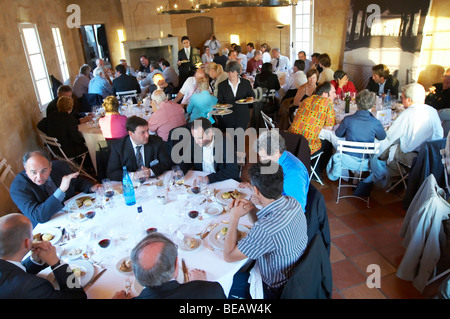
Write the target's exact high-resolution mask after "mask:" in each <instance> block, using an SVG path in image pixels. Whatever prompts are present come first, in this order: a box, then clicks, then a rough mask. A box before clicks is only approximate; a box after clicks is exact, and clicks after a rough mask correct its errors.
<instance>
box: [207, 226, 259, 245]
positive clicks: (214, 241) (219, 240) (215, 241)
mask: <svg viewBox="0 0 450 319" xmlns="http://www.w3.org/2000/svg"><path fill="white" fill-rule="evenodd" d="M224 227H229V224H225V223H220V224H219V225H217V226H216V227H215V228H214V229H213V230H212V231H211V232H210V233H209V235H208V240H209V243H210V244H211V246H213V247H214V248H216V249H219V250H223V245H224V244H225V236H224V235H223V234H222V228H224ZM238 231H241V232H243V233H245V234H246V235H247V234H248V233H249V231H250V230H249V229H248V228H247V227H245V226H243V225H240V224H239V225H238Z"/></svg>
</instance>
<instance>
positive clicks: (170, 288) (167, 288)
mask: <svg viewBox="0 0 450 319" xmlns="http://www.w3.org/2000/svg"><path fill="white" fill-rule="evenodd" d="M135 299H226V296H225V293H224V292H223V288H222V286H220V284H219V283H217V282H211V281H200V280H196V281H190V282H188V283H185V284H180V283H178V282H177V281H176V280H171V281H169V282H166V283H164V284H162V285H161V286H159V287H154V288H144V290H142V292H141V293H140V294H139V296H137V297H136V298H135Z"/></svg>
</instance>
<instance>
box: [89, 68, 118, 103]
mask: <svg viewBox="0 0 450 319" xmlns="http://www.w3.org/2000/svg"><path fill="white" fill-rule="evenodd" d="M107 76H108V75H107V73H106V70H105V69H104V68H103V67H98V68H96V69H95V71H94V78H93V79H92V80H91V81H90V82H89V90H88V93H89V94H99V95H101V96H102V98H105V97H107V96H109V95H114V91H113V88H112V85H111V83H109V81H108V80H107V79H106V77H107Z"/></svg>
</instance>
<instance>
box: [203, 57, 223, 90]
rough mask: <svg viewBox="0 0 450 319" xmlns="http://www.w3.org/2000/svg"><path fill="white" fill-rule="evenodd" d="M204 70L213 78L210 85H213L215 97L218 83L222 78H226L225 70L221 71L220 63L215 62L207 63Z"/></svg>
mask: <svg viewBox="0 0 450 319" xmlns="http://www.w3.org/2000/svg"><path fill="white" fill-rule="evenodd" d="M205 72H206V74H208V75H209V77H210V78H211V79H212V80H213V81H212V82H211V85H214V96H215V97H217V91H218V87H219V83H220V82H222V81H224V80H228V76H227V74H226V72H224V71H223V67H222V65H220V64H217V63H215V62H211V63H208V65H207V66H206V69H205Z"/></svg>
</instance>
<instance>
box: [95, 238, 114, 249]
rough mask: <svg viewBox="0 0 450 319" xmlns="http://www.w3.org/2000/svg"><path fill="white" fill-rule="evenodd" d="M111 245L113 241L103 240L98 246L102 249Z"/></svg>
mask: <svg viewBox="0 0 450 319" xmlns="http://www.w3.org/2000/svg"><path fill="white" fill-rule="evenodd" d="M109 244H111V240H109V239H102V240H100V241H99V242H98V245H99V246H100V247H102V248H106V247H108V246H109Z"/></svg>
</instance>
